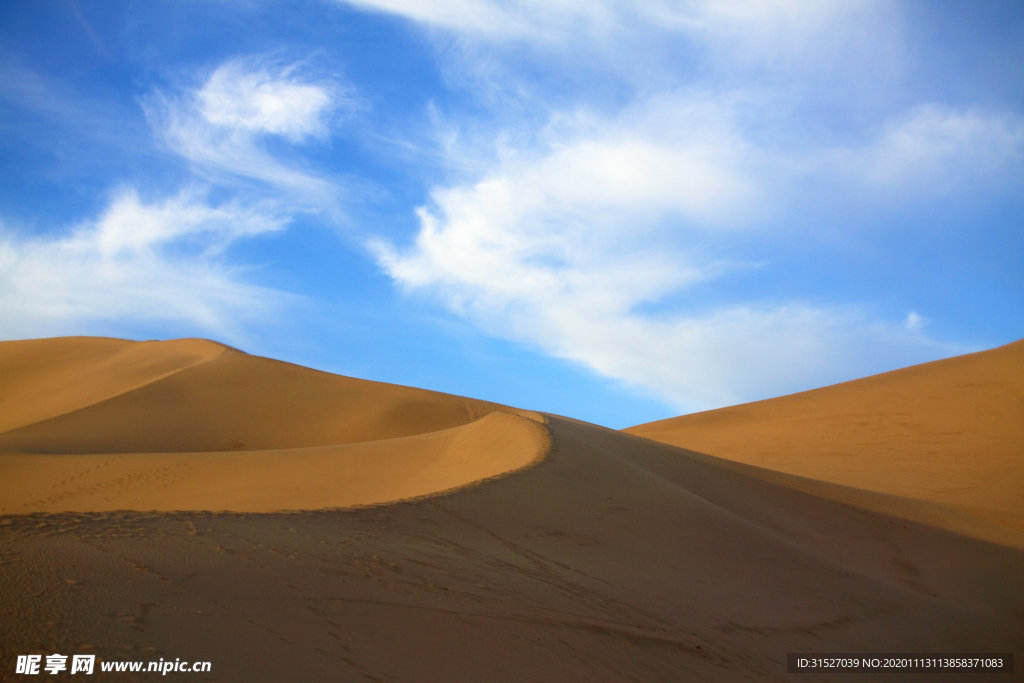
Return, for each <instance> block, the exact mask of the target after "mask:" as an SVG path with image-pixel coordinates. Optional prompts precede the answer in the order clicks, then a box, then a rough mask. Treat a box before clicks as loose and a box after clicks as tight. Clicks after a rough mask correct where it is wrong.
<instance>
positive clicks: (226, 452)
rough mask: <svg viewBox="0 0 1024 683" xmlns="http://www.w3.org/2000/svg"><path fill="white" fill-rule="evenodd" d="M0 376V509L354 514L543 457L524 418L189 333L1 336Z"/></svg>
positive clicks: (533, 418)
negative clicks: (159, 338) (175, 336)
mask: <svg viewBox="0 0 1024 683" xmlns="http://www.w3.org/2000/svg"><path fill="white" fill-rule="evenodd" d="M0 368H2V369H3V370H4V375H3V376H4V377H5V378H6V377H11V378H13V381H11V382H7V381H6V379H5V381H4V383H3V386H2V387H0V391H2V400H3V404H4V405H11V406H14V407H15V410H14V411H13V412H15V413H16V415H15V417H14V418H11V417H10V416H9V415H7V416H6V418H7V424H9V425H12V426H13V427H14V428H12V429H9V430H7V431H6V432H3V433H0V473H2V475H3V476H2V477H0V513H25V512H44V511H45V512H60V511H65V510H67V511H80V512H86V511H102V510H122V509H136V510H189V509H191V510H235V511H247V512H257V511H258V512H270V511H275V510H284V509H300V508H301V509H309V508H323V507H339V506H349V505H359V504H362V505H366V504H374V503H381V502H387V501H393V500H398V499H401V498H408V497H413V496H420V495H426V494H429V493H433V492H437V491H443V490H447V489H451V488H454V487H457V486H461V485H465V484H468V483H471V482H473V481H477V480H479V479H485V478H488V477H492V476H496V475H499V474H501V473H503V472H507V471H509V470H514V469H517V468H519V467H523V466H525V465H527V464H529V463H531V462H533V461H535V460H537V459H538V458H540V457H543V454H544V452H546V449H547V441H546V436H545V432H544V429H543V427H542V426H541V424H540V423H542V422H543V421H544V419H543V418H541V417H540V416H539V415H537V414H535V413H531V412H529V411H519V410H516V409H513V408H508V407H505V406H499V405H497V404H493V403H487V402H485V401H475V400H472V399H466V398H462V397H458V396H451V395H448V394H441V393H437V392H432V391H424V390H421V389H412V388H409V387H400V386H395V385H389V384H382V383H379V382H369V381H365V380H358V379H352V378H348V377H341V376H338V375H331V374H328V373H324V372H317V371H315V370H310V369H308V368H303V367H299V366H295V365H291V364H288V363H282V362H279V361H274V360H270V359H267V358H260V357H257V356H250V355H248V354H245V353H242V352H240V351H237V350H235V349H231V348H228V347H225V346H222V345H220V344H216V343H214V342H208V341H203V340H191V339H189V340H176V341H170V342H141V343H140V342H126V341H122V340H112V339H96V338H70V339H58V340H50V339H46V340H38V341H37V342H4V343H0ZM62 377H63V378H64V383H63V385H62V383H61V378H62ZM62 386H67V387H68V388H69V390H68V391H66V392H65V391H63V390H62ZM32 420H35V421H34V422H33V421H32ZM26 423H29V424H26ZM470 454H474V455H473V457H470ZM475 454H483V455H481V456H479V457H477V456H476V455H475Z"/></svg>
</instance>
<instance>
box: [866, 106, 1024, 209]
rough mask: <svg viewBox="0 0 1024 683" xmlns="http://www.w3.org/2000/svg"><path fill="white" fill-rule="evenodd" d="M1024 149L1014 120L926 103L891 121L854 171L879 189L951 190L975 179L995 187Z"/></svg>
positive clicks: (1022, 129)
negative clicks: (995, 176)
mask: <svg viewBox="0 0 1024 683" xmlns="http://www.w3.org/2000/svg"><path fill="white" fill-rule="evenodd" d="M1022 149H1024V123H1022V122H1021V120H1020V119H1019V118H1017V117H1015V116H1011V115H1006V114H996V113H992V112H985V111H981V110H977V109H973V110H959V111H958V110H956V109H952V108H949V107H942V106H939V105H936V104H926V105H921V106H918V107H915V108H913V109H912V110H911V111H909V112H907V113H904V114H901V115H899V116H897V117H894V118H893V119H891V120H890V121H888V122H886V124H885V126H884V128H883V132H882V133H881V135H880V136H879V139H878V140H877V142H876V143H874V144H873V145H870V146H868V147H867V148H866V149H863V150H860V151H859V155H860V159H859V163H856V164H855V166H854V167H855V168H856V167H857V166H861V167H862V168H861V169H858V170H859V171H860V172H862V173H863V174H864V175H865V176H866V178H867V180H868V181H869V182H870V183H871V184H874V185H878V186H884V187H896V188H899V189H908V188H915V186H916V187H918V188H920V187H927V188H930V189H931V191H936V190H946V189H948V188H949V186H951V185H955V184H959V183H960V182H964V181H968V182H970V181H972V180H974V179H980V180H981V181H982V182H991V178H992V175H993V173H994V172H998V171H999V170H1001V169H1002V168H1004V167H1005V165H1006V164H1007V163H1009V162H1012V161H1015V160H1018V159H1020V156H1021V150H1022Z"/></svg>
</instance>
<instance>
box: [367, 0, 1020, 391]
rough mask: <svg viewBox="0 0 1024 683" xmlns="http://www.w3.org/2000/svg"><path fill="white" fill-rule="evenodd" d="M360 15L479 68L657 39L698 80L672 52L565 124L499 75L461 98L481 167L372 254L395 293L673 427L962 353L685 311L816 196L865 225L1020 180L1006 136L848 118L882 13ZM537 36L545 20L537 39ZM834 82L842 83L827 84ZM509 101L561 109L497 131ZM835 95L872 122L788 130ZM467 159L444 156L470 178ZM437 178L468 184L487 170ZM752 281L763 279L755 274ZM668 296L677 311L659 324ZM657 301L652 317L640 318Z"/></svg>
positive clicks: (561, 9)
mask: <svg viewBox="0 0 1024 683" xmlns="http://www.w3.org/2000/svg"><path fill="white" fill-rule="evenodd" d="M356 4H358V5H361V6H366V7H373V8H376V9H380V10H384V11H389V12H395V13H399V14H402V15H404V16H406V17H408V18H410V19H413V20H415V21H418V22H422V23H424V24H427V25H430V26H434V27H435V28H441V29H444V30H447V31H450V32H454V33H456V34H458V35H460V36H462V37H463V38H465V39H466V40H469V41H471V42H472V44H473V45H475V46H476V47H473V48H472V49H473V50H476V52H474V53H472V54H473V56H476V55H477V54H480V51H483V52H485V53H490V54H499V55H500V54H502V53H503V51H507V50H509V49H511V48H509V45H510V41H511V42H512V43H517V42H518V43H522V42H532V43H533V44H535V45H536V46H539V47H538V49H541V50H548V51H551V50H556V51H557V50H572V51H576V50H583V51H584V52H586V51H587V50H588V49H590V48H588V47H579V46H580V45H581V44H585V43H586V42H587V40H588V39H590V40H591V42H592V44H593V45H592V49H593V50H595V51H600V50H605V51H607V54H605V55H604V56H603V57H601V58H600V59H604V60H607V61H608V62H610V63H611V62H615V61H616V60H624V61H628V60H630V59H631V58H632V57H631V56H630V53H629V49H628V48H629V47H630V45H631V44H634V43H637V41H639V40H640V38H641V37H650V36H654V38H653V39H654V40H655V42H657V40H658V35H659V32H662V33H673V34H676V35H681V36H683V37H684V39H685V40H686V41H687V43H686V44H687V45H688V47H689V48H690V49H691V51H692V54H693V55H694V56H693V57H692V60H693V63H696V64H702V65H704V66H703V68H693V66H692V64H691V67H690V72H687V71H685V70H684V71H678V70H677V71H672V67H671V65H670V64H669V63H668V62H669V61H670V60H669V59H668V57H666V56H665V55H666V54H674V53H662V54H659V55H657V57H658V58H657V59H653V60H652V61H650V62H647V61H645V62H643V63H644V65H645V66H649V67H650V68H649V69H647V71H648V73H642V71H643V70H642V69H640V70H637V71H630V70H626V71H623V70H621V69H618V68H617V67H609V68H610V69H611V71H609V74H610V76H611V77H612V78H618V79H625V80H626V81H627V82H628V83H629V86H630V87H629V88H627V92H628V93H629V95H628V97H627V98H626V101H625V102H620V103H618V104H615V103H612V104H609V102H608V100H607V98H605V97H604V95H603V93H601V92H588V91H586V90H585V89H584V90H581V91H580V92H579V93H578V94H579V99H578V101H576V102H575V103H573V104H572V105H570V107H571V108H566V105H565V103H564V101H562V100H559V98H557V97H556V98H543V97H540V98H537V99H536V100H535V99H531V98H530V95H529V92H527V94H525V95H524V94H523V89H524V88H525V89H526V90H527V91H528V90H529V87H530V85H531V84H530V83H529V82H524V81H523V80H521V79H515V80H512V81H510V82H511V83H512V85H511V86H510V87H509V89H508V90H507V91H505V92H501V88H502V86H501V84H500V79H499V80H495V79H485V80H483V81H480V82H478V83H475V84H472V85H474V86H475V87H479V88H480V89H481V90H480V93H481V97H482V98H483V99H485V100H486V101H489V102H494V111H496V112H498V113H496V115H495V121H494V124H493V126H494V132H493V136H492V138H491V139H490V141H489V144H490V145H492V146H493V153H492V156H491V158H492V159H493V161H492V162H491V163H490V166H489V167H484V168H483V169H482V170H478V171H477V173H478V175H477V176H476V177H470V178H467V179H466V181H465V182H462V183H455V184H452V185H450V186H447V187H438V188H436V189H435V190H434V192H433V193H432V203H431V204H430V205H428V206H424V207H421V208H420V209H419V210H418V214H419V218H420V229H419V232H418V234H417V235H416V237H415V239H414V241H413V243H412V244H411V245H409V246H405V247H402V246H396V245H395V244H394V243H393V242H389V241H387V240H382V239H377V240H373V241H372V242H371V244H370V248H371V249H372V250H373V252H374V253H375V254H376V256H377V258H378V262H379V263H380V264H381V266H382V267H383V268H384V269H385V270H386V272H388V273H389V274H390V275H391V277H392V278H394V280H395V281H396V282H397V283H398V284H400V285H401V286H402V287H404V288H405V289H407V290H409V291H419V292H425V293H429V294H430V295H432V296H434V297H435V298H436V299H437V300H439V301H440V302H442V303H443V304H444V305H445V306H447V307H449V308H450V309H451V310H453V311H455V312H456V313H458V314H460V315H462V316H465V317H466V318H468V319H470V320H472V321H473V322H475V323H476V324H478V325H479V326H480V327H481V328H482V329H484V330H486V331H488V332H489V333H492V334H496V335H500V336H504V337H506V338H510V339H515V340H518V341H522V342H526V343H528V344H531V345H534V346H536V347H539V348H540V349H542V350H544V351H545V352H547V353H549V354H551V355H554V356H557V357H560V358H565V359H569V360H572V361H576V362H579V363H581V364H583V365H585V366H587V367H589V368H591V369H592V370H594V371H596V372H598V373H601V374H603V375H605V376H608V377H612V378H615V379H618V380H621V381H623V382H625V383H628V384H632V385H636V386H641V387H644V388H646V389H648V390H650V391H652V392H654V393H655V394H657V395H659V396H661V397H663V398H664V399H666V400H668V401H670V402H672V403H673V404H674V405H676V406H677V407H679V408H680V409H696V408H707V407H713V406H717V405H723V404H726V403H731V402H736V401H740V400H747V399H753V398H760V397H765V396H768V395H772V394H777V393H782V392H783V391H792V390H797V389H800V388H809V387H810V386H814V385H816V384H822V383H825V382H829V381H839V380H842V379H849V378H851V377H853V376H856V375H857V374H862V373H867V372H871V371H880V370H883V369H887V368H891V367H897V366H899V365H905V364H909V363H913V362H920V361H923V360H929V359H932V358H936V357H940V356H943V355H948V354H949V353H953V352H956V351H959V350H962V348H961V347H957V346H956V345H951V344H943V343H940V342H938V341H935V340H933V339H931V338H929V337H928V336H927V335H926V334H925V333H924V330H923V326H922V325H921V324H920V321H921V320H922V318H921V317H920V316H919V314H917V313H913V314H911V317H908V318H907V321H906V322H905V321H903V320H901V319H898V318H897V319H892V320H889V319H885V318H878V317H875V316H873V315H872V314H871V311H870V307H869V306H865V305H862V304H859V303H858V302H849V301H835V302H832V303H822V302H820V301H817V302H816V303H814V304H810V303H806V301H810V300H816V297H815V296H814V295H813V292H809V293H808V296H807V298H806V300H801V299H797V298H791V299H790V300H788V301H782V302H779V301H778V300H777V299H776V298H775V297H773V296H771V295H770V293H769V294H768V295H765V296H761V295H759V294H760V293H749V294H748V299H747V301H746V302H740V303H733V304H728V305H719V306H717V307H715V306H705V305H701V303H700V301H698V300H695V299H694V298H693V296H694V294H692V293H693V292H695V291H697V290H696V286H697V285H698V284H700V285H701V286H704V285H706V284H707V283H708V282H710V281H715V280H717V281H723V280H727V278H728V277H729V275H730V273H731V272H733V271H734V270H735V264H730V263H729V262H728V260H727V259H728V256H727V255H728V254H730V253H744V254H748V255H749V254H750V253H756V252H757V247H756V246H755V245H756V244H758V243H759V242H760V243H764V242H766V241H767V242H769V243H770V241H771V239H770V236H771V235H772V234H773V233H780V232H781V233H792V232H793V231H794V230H798V229H799V230H813V229H814V226H810V227H808V226H806V224H805V223H804V224H803V225H801V227H799V228H797V227H795V225H796V224H798V223H800V222H799V221H793V220H792V217H794V216H797V215H799V212H800V210H801V205H802V203H805V202H813V201H815V199H814V198H813V197H810V196H808V192H809V190H808V188H822V187H829V188H832V190H831V192H832V194H831V198H832V199H837V200H838V201H839V202H840V203H843V204H849V205H851V206H854V205H863V203H864V202H868V203H870V202H872V201H878V202H882V201H891V197H892V196H893V195H894V194H897V195H899V196H903V197H906V196H909V195H908V192H911V193H912V194H915V195H916V196H920V195H922V194H923V195H925V196H927V195H929V193H931V194H933V195H935V194H937V193H944V192H948V191H949V190H950V188H951V187H954V186H960V185H962V183H961V182H960V181H961V180H964V179H965V178H967V177H970V178H971V182H977V181H978V179H979V178H983V177H986V176H988V177H991V175H992V174H993V173H995V172H998V171H1000V170H1003V169H1005V168H1006V167H1007V166H1006V165H1007V164H1013V163H1017V161H1018V159H1019V156H1020V152H1021V149H1022V145H1024V138H1022V135H1021V131H1022V130H1024V128H1022V126H1021V122H1020V121H1019V120H1018V119H1016V118H1014V117H1012V116H1008V115H1005V114H1001V113H996V112H986V111H983V110H980V109H969V110H964V109H956V108H953V107H948V106H942V105H940V104H935V103H928V102H925V103H918V104H914V105H911V106H910V107H909V108H908V107H906V105H902V107H901V106H893V105H889V104H885V105H884V106H882V105H880V104H879V103H878V102H873V103H870V106H868V105H863V102H862V100H868V99H870V98H871V97H880V98H881V99H883V100H884V99H885V93H884V92H882V93H881V94H879V93H878V92H875V93H872V90H875V91H878V90H879V89H881V90H882V91H884V90H885V89H886V88H888V87H890V85H891V83H892V74H891V73H890V70H891V67H890V66H889V65H888V64H886V63H885V61H884V59H883V60H877V59H875V58H874V57H873V56H872V55H871V54H869V52H870V50H868V49H867V48H866V47H865V46H866V45H875V46H876V48H877V51H878V52H880V53H884V54H891V52H892V51H898V50H899V41H898V31H894V29H893V27H892V26H891V25H890V23H887V20H896V19H898V17H897V15H896V14H895V13H894V10H893V8H892V6H891V5H890V4H889V3H886V2H873V1H870V0H864V1H863V2H827V3H821V2H799V1H795V0H794V1H785V2H784V1H781V0H780V1H778V2H769V3H745V2H736V1H732V0H707V1H702V2H693V3H683V4H679V3H657V2H656V3H642V4H621V3H615V2H603V3H602V2H596V3H594V2H588V3H583V2H572V1H566V2H559V3H544V5H543V7H542V6H541V5H540V4H539V3H533V2H528V1H527V0H522V1H520V2H511V3H492V2H485V1H483V0H472V1H471V0H466V1H465V2H464V3H462V4H456V5H453V4H451V3H432V2H414V1H412V0H359V1H358V2H357V3H356ZM535 23H536V24H543V27H542V28H537V31H536V33H534V31H533V30H532V28H533V25H534V24H535ZM896 25H897V27H898V22H897V23H896ZM871 37H876V38H878V40H876V41H872V40H865V38H871ZM596 38H600V39H596ZM662 47H663V46H662ZM872 49H875V48H872ZM441 54H443V55H445V58H448V59H456V60H459V59H467V58H468V56H467V53H454V54H453V53H451V52H444V53H441ZM515 59H516V58H515V57H514V56H513V57H510V59H509V60H506V62H511V63H513V64H514V63H515ZM495 61H497V62H499V63H501V62H502V60H500V59H497V60H495ZM552 63H556V64H557V63H571V64H575V62H574V61H573V59H572V58H569V59H567V60H562V61H560V60H552ZM503 68H504V67H503ZM691 72H692V73H695V74H696V75H689V73H691ZM461 73H467V72H465V71H463V72H461ZM829 79H832V80H834V81H836V82H837V83H839V84H841V85H836V86H830V87H824V88H823V87H821V83H822V82H823V81H827V80H829ZM533 85H534V87H536V88H539V89H543V88H545V87H547V86H546V85H544V84H542V83H534V84H533ZM811 93H813V94H811ZM822 93H825V94H824V95H823V94H822ZM837 93H838V94H837ZM503 97H504V98H505V100H504V101H511V102H513V103H522V102H527V103H528V105H527V106H533V105H534V104H535V103H536V102H537V101H549V102H561V104H557V105H555V108H554V109H551V110H549V111H547V112H542V113H540V114H538V115H535V116H533V117H532V118H531V117H522V116H518V117H517V116H511V117H503V116H502V115H501V112H502V103H503V100H502V98H503ZM829 97H838V98H839V99H840V101H844V102H847V101H850V102H853V104H854V108H856V107H859V106H862V105H863V106H868V109H869V110H870V111H869V113H870V116H869V115H866V114H865V115H858V116H854V117H852V118H853V120H855V121H856V120H859V119H863V120H864V121H867V123H864V122H863V121H862V122H861V123H860V124H858V125H853V124H851V123H849V122H845V121H843V120H841V119H840V120H838V121H837V123H836V124H835V125H833V126H831V127H828V128H826V129H824V130H823V129H822V128H821V126H820V124H819V125H818V126H817V127H815V126H811V125H808V124H809V123H810V122H811V120H812V119H810V118H808V115H807V114H805V113H803V112H804V111H805V110H808V109H810V110H814V109H816V108H820V107H822V106H826V105H827V106H834V103H831V104H830V103H829V102H828V98H829ZM508 109H509V110H510V111H513V112H516V111H518V110H517V109H516V108H515V107H511V106H510V107H508ZM774 112H778V113H777V114H776V113H774ZM871 112H874V113H871ZM480 139H481V137H477V138H476V139H475V140H474V141H471V143H470V144H469V146H468V148H467V147H461V148H460V147H459V145H458V144H450V145H448V147H447V149H448V150H449V153H452V154H457V155H458V154H463V155H466V156H469V157H472V158H473V159H474V160H479V159H482V158H486V157H487V152H486V151H485V150H483V149H481V148H480V144H479V140H480ZM473 142H475V143H476V144H477V147H476V149H473V145H472V143H473ZM453 166H455V167H463V168H469V169H472V168H476V169H480V168H481V165H480V164H479V161H477V163H475V164H474V163H463V164H459V163H453ZM937 181H941V182H937ZM762 251H763V250H762ZM722 254H725V255H726V257H725V259H726V260H723V257H722V256H721V255H722ZM765 263H766V264H767V266H766V267H768V268H770V267H771V264H770V256H769V255H768V254H766V255H765ZM668 297H675V298H676V299H677V300H679V299H680V297H682V300H683V301H685V302H686V305H685V306H684V307H683V308H682V309H681V310H679V311H676V312H673V311H672V310H671V309H668V310H666V309H665V307H664V306H657V305H659V304H660V303H661V302H663V301H665V300H666V299H667V298H668ZM765 301H774V303H764V302H765ZM650 305H656V309H657V310H659V312H658V313H656V314H654V313H650V312H645V311H649V310H652V309H651V306H650Z"/></svg>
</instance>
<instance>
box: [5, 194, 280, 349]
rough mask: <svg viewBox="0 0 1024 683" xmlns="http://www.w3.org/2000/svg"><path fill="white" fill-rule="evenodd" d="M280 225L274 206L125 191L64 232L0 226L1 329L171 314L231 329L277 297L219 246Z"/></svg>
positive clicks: (19, 332) (14, 333) (22, 331)
mask: <svg viewBox="0 0 1024 683" xmlns="http://www.w3.org/2000/svg"><path fill="white" fill-rule="evenodd" d="M286 224H287V218H286V217H284V216H281V215H279V214H278V213H277V211H276V209H275V207H274V206H272V205H264V206H243V205H241V204H238V203H234V202H228V203H225V204H220V205H217V206H211V205H209V204H207V203H206V201H204V198H203V197H202V196H197V195H195V194H191V193H188V192H185V193H182V194H181V195H179V196H177V197H174V198H171V199H167V200H163V201H158V202H155V203H146V202H143V201H142V200H140V198H139V197H138V196H137V195H136V194H135V193H134V192H131V191H126V192H123V193H121V194H119V195H118V196H116V197H115V198H114V199H113V201H112V202H111V204H110V206H109V207H108V208H107V209H106V210H105V211H104V213H103V214H102V215H101V216H99V217H98V218H97V219H96V220H93V221H88V222H86V223H83V224H81V225H79V226H77V227H75V228H73V229H72V230H71V231H70V232H69V234H67V235H66V236H64V237H58V238H52V239H46V238H40V237H35V238H25V237H19V236H18V235H16V234H14V233H13V232H11V231H4V233H0V328H2V329H3V331H4V332H3V334H4V336H5V337H8V338H10V337H26V336H40V335H47V334H59V333H65V334H66V333H69V332H70V331H73V330H76V329H81V327H82V326H83V325H85V326H88V325H90V324H95V323H97V322H104V321H106V322H123V321H125V320H134V321H171V322H177V323H181V322H185V323H191V324H194V325H197V326H199V327H201V328H204V329H206V330H208V331H210V332H211V333H216V334H219V335H222V336H227V337H229V338H234V337H237V335H238V333H239V329H238V327H237V321H238V320H239V318H245V317H247V316H251V315H254V314H256V313H259V312H263V311H266V310H268V308H269V307H272V306H273V305H275V304H276V303H280V302H281V301H282V295H281V294H279V293H276V292H272V291H269V290H267V289H265V288H262V287H259V286H257V285H253V284H250V283H247V282H246V281H245V279H244V273H243V272H241V271H239V270H238V269H237V268H234V267H232V266H231V265H230V264H229V263H227V262H226V260H225V259H224V258H223V252H224V250H225V248H226V247H227V246H228V245H230V244H231V243H232V242H234V241H235V240H237V239H240V238H243V237H251V236H254V235H260V234H265V233H270V232H274V231H277V230H281V229H283V228H284V227H285V225H286Z"/></svg>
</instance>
